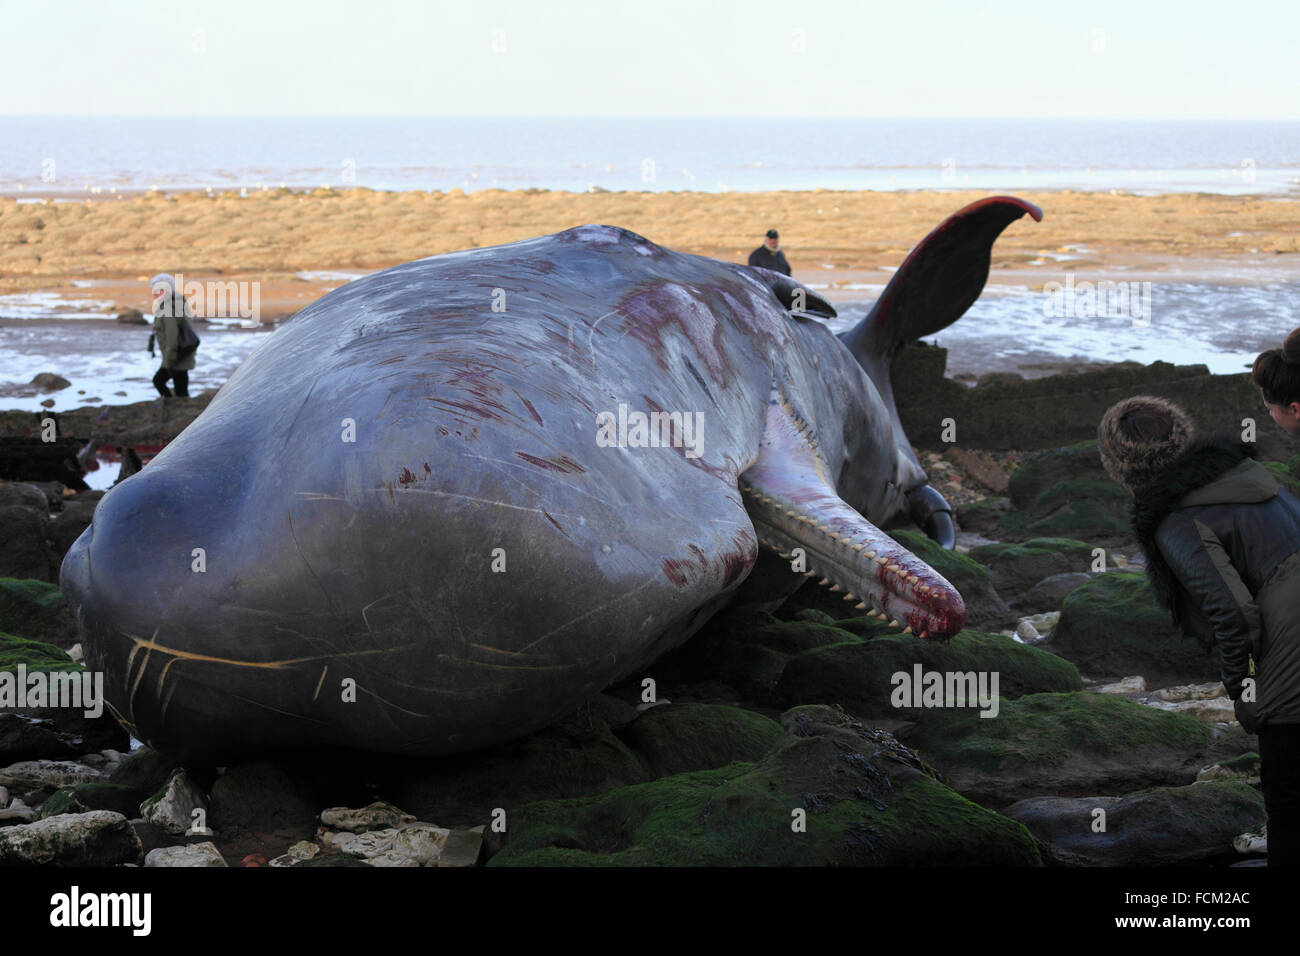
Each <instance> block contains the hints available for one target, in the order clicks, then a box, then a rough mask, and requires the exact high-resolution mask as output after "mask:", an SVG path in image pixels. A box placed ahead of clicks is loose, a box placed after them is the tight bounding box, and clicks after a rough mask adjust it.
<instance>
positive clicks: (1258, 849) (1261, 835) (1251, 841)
mask: <svg viewBox="0 0 1300 956" xmlns="http://www.w3.org/2000/svg"><path fill="white" fill-rule="evenodd" d="M1232 848H1233V849H1234V850H1236V851H1237V852H1238V853H1267V852H1268V824H1267V823H1265V824H1263V825H1261V826H1260V827H1259V829H1258V830H1247V831H1246V832H1245V833H1243V834H1241V835H1240V836H1238V837H1237V838H1236V839H1234V840H1233V841H1232Z"/></svg>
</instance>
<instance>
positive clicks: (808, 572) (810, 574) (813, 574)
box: [803, 571, 817, 578]
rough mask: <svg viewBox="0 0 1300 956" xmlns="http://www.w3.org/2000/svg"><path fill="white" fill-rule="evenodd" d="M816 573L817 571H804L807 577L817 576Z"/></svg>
mask: <svg viewBox="0 0 1300 956" xmlns="http://www.w3.org/2000/svg"><path fill="white" fill-rule="evenodd" d="M816 574H817V572H816V571H805V572H804V573H803V576H804V577H806V578H811V577H813V576H815V575H816Z"/></svg>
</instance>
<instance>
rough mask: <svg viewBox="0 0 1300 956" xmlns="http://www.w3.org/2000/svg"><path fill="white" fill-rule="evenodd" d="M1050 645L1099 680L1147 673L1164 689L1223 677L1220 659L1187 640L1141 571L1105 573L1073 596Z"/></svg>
mask: <svg viewBox="0 0 1300 956" xmlns="http://www.w3.org/2000/svg"><path fill="white" fill-rule="evenodd" d="M1046 646H1047V648H1048V649H1049V650H1051V651H1053V652H1054V653H1057V654H1060V655H1061V656H1062V657H1064V658H1066V659H1067V660H1070V661H1073V662H1074V663H1075V664H1076V665H1078V667H1079V670H1081V671H1082V672H1083V673H1084V674H1086V675H1087V676H1089V677H1092V678H1095V679H1111V678H1120V677H1129V676H1132V675H1134V674H1141V675H1142V676H1143V677H1145V678H1146V679H1147V685H1148V686H1156V687H1160V686H1167V685H1169V684H1191V683H1204V682H1207V681H1214V680H1217V679H1218V678H1219V662H1218V657H1217V655H1215V654H1213V653H1212V652H1210V651H1207V650H1206V649H1205V648H1203V647H1202V646H1201V645H1200V644H1199V643H1198V642H1197V641H1196V640H1194V639H1192V638H1188V637H1184V636H1183V633H1182V631H1180V630H1179V629H1178V628H1176V627H1175V626H1174V625H1173V623H1172V622H1171V621H1170V617H1169V612H1168V611H1166V610H1164V609H1163V608H1161V607H1160V605H1159V604H1158V603H1157V602H1156V596H1155V593H1154V592H1153V591H1152V590H1151V585H1150V584H1149V583H1148V581H1147V578H1146V575H1145V574H1143V573H1138V572H1132V571H1116V572H1111V573H1108V574H1099V575H1096V576H1095V577H1094V578H1093V579H1092V580H1091V581H1089V582H1088V583H1086V584H1084V585H1083V586H1082V587H1079V588H1077V589H1076V590H1074V591H1073V592H1071V593H1070V595H1069V596H1068V597H1066V599H1065V601H1064V602H1063V603H1062V605H1061V619H1060V621H1059V623H1058V624H1057V625H1056V628H1055V629H1054V630H1053V631H1052V635H1051V639H1050V640H1049V641H1048V643H1047V645H1046Z"/></svg>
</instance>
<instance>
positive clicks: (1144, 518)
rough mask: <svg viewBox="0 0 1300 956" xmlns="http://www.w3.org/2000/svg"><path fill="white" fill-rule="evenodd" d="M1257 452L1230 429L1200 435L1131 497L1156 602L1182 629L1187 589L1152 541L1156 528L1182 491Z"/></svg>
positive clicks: (1199, 485)
mask: <svg viewBox="0 0 1300 956" xmlns="http://www.w3.org/2000/svg"><path fill="white" fill-rule="evenodd" d="M1258 454H1259V452H1258V450H1257V449H1256V448H1255V446H1254V445H1253V444H1250V443H1247V442H1243V441H1240V440H1239V439H1237V437H1236V436H1235V435H1233V434H1232V433H1231V432H1212V433H1210V434H1208V435H1203V436H1198V437H1197V438H1194V439H1193V440H1192V441H1191V443H1190V444H1189V445H1188V446H1187V449H1186V450H1185V451H1184V452H1183V454H1182V455H1180V456H1179V457H1178V458H1177V459H1175V460H1174V461H1173V462H1172V463H1171V464H1170V465H1168V466H1167V467H1166V468H1164V469H1163V470H1162V471H1160V472H1159V473H1157V474H1156V475H1155V481H1154V483H1153V484H1151V485H1149V486H1148V487H1146V488H1144V489H1143V490H1142V492H1141V494H1139V495H1137V496H1136V497H1135V498H1134V499H1133V510H1132V518H1133V533H1134V534H1135V535H1136V536H1137V539H1138V543H1139V544H1140V545H1141V546H1142V553H1143V554H1144V555H1145V556H1146V560H1147V579H1148V580H1149V581H1150V582H1151V589H1152V590H1153V591H1154V592H1155V595H1156V599H1157V600H1158V601H1159V602H1160V605H1161V606H1162V607H1164V608H1167V609H1168V610H1169V611H1170V612H1171V613H1172V615H1173V619H1174V623H1175V624H1177V625H1178V626H1179V627H1182V628H1183V629H1184V630H1185V631H1186V630H1189V628H1188V627H1187V626H1186V625H1187V620H1188V609H1187V606H1186V601H1187V598H1186V592H1185V591H1184V589H1183V587H1182V585H1181V584H1180V583H1179V582H1178V579H1177V577H1175V576H1174V573H1173V571H1172V570H1171V569H1170V567H1169V565H1168V564H1167V563H1166V562H1165V559H1164V556H1163V555H1162V554H1161V553H1160V549H1159V548H1158V547H1157V546H1156V531H1157V530H1158V529H1159V528H1160V525H1161V523H1162V522H1163V521H1164V520H1165V518H1167V517H1168V516H1169V514H1170V513H1171V512H1173V511H1174V510H1176V509H1177V507H1178V502H1180V501H1182V500H1183V498H1184V497H1186V496H1187V495H1188V494H1190V493H1191V492H1193V491H1195V490H1196V489H1197V488H1203V487H1205V486H1206V485H1208V484H1210V483H1211V482H1213V481H1215V480H1217V479H1218V478H1220V477H1222V475H1223V473H1224V472H1226V471H1228V470H1229V469H1231V468H1234V467H1236V466H1237V465H1239V464H1240V463H1241V462H1243V461H1245V460H1246V459H1247V458H1255V457H1256V456H1257V455H1258Z"/></svg>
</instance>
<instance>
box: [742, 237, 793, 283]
mask: <svg viewBox="0 0 1300 956" xmlns="http://www.w3.org/2000/svg"><path fill="white" fill-rule="evenodd" d="M780 247H781V236H780V234H779V233H777V231H776V230H775V229H769V230H768V231H767V238H766V239H764V240H763V244H762V245H761V246H759V247H758V248H757V249H755V250H754V251H753V252H751V253H750V254H749V264H750V265H751V266H760V267H761V268H764V269H771V270H772V271H773V272H780V273H783V274H785V275H789V274H790V263H788V262H786V261H785V253H784V252H782V251H781V248H780Z"/></svg>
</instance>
